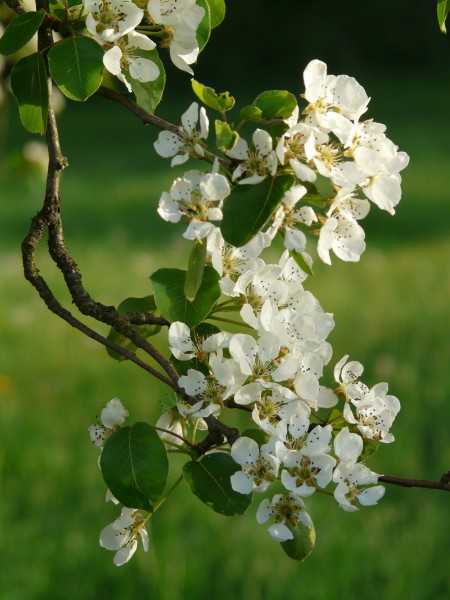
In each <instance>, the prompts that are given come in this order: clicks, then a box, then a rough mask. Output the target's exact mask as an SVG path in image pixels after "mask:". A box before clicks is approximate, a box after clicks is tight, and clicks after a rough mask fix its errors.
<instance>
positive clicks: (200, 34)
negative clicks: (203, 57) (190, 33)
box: [196, 0, 211, 52]
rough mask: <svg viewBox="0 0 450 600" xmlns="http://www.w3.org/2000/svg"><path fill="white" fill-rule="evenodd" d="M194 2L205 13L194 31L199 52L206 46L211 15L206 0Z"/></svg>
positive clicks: (209, 32)
mask: <svg viewBox="0 0 450 600" xmlns="http://www.w3.org/2000/svg"><path fill="white" fill-rule="evenodd" d="M196 4H197V5H198V6H201V7H202V8H204V9H205V15H204V17H203V19H202V20H201V21H200V24H199V26H198V28H197V31H196V36H197V42H198V47H199V49H200V52H201V51H202V50H203V48H204V47H205V46H206V44H207V42H208V40H209V36H210V34H211V15H210V10H209V4H208V2H207V1H206V0H197V2H196Z"/></svg>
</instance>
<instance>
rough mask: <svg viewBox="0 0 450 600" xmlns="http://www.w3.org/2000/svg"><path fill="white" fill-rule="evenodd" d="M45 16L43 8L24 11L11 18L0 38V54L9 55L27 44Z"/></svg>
mask: <svg viewBox="0 0 450 600" xmlns="http://www.w3.org/2000/svg"><path fill="white" fill-rule="evenodd" d="M44 18H45V10H44V9H43V8H41V10H39V11H38V12H33V11H30V12H25V13H22V14H21V15H19V16H18V17H16V18H15V19H13V20H12V21H11V22H10V23H9V24H8V26H7V27H6V29H5V31H4V33H3V35H2V37H1V38H0V54H5V55H6V56H9V55H10V54H14V52H17V51H18V50H20V49H21V48H23V47H24V46H25V44H27V43H28V42H29V41H30V40H31V38H32V37H33V36H34V34H35V33H36V32H37V30H38V29H39V27H40V26H41V25H42V21H43V20H44Z"/></svg>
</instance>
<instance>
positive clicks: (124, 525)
mask: <svg viewBox="0 0 450 600" xmlns="http://www.w3.org/2000/svg"><path fill="white" fill-rule="evenodd" d="M147 518H148V517H145V516H144V515H142V514H141V513H140V512H139V511H138V510H137V509H135V508H127V507H123V508H122V512H121V515H120V517H118V518H117V519H116V520H115V521H114V522H113V523H111V524H110V525H107V526H106V527H105V528H104V529H103V530H102V531H101V533H100V546H101V547H102V548H105V549H106V550H115V551H116V554H115V556H114V561H113V562H114V564H115V565H116V566H117V567H120V566H122V565H124V564H125V563H127V562H128V561H129V560H130V558H131V557H132V556H133V554H134V553H135V552H136V549H137V546H138V536H139V537H140V538H141V541H142V547H143V548H144V552H147V551H148V533H147V530H146V528H145V523H146V521H147Z"/></svg>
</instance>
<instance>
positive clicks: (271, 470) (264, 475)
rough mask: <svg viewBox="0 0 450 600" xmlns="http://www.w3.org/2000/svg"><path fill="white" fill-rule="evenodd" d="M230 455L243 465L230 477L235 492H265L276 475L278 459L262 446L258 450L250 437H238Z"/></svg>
mask: <svg viewBox="0 0 450 600" xmlns="http://www.w3.org/2000/svg"><path fill="white" fill-rule="evenodd" d="M231 457H232V458H233V460H234V461H235V462H237V463H238V465H241V466H242V467H243V469H242V470H241V471H236V473H234V474H233V475H232V476H231V477H230V481H231V487H232V488H233V490H234V491H235V492H239V493H240V494H251V492H252V491H253V492H265V491H266V490H267V488H268V487H269V485H270V484H271V483H272V481H275V479H277V477H278V470H279V468H280V461H279V460H278V459H277V458H276V457H275V456H274V455H273V454H269V453H267V452H265V451H264V446H262V447H261V450H260V449H259V446H258V444H257V443H256V442H255V440H252V439H251V438H248V437H240V438H238V439H237V440H236V441H235V442H234V444H233V445H232V446H231Z"/></svg>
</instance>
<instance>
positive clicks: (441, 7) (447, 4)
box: [437, 0, 450, 33]
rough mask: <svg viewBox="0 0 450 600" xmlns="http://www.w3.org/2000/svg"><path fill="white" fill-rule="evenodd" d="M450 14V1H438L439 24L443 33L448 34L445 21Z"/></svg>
mask: <svg viewBox="0 0 450 600" xmlns="http://www.w3.org/2000/svg"><path fill="white" fill-rule="evenodd" d="M449 12H450V1H449V0H438V2H437V17H438V22H439V28H440V30H441V32H442V33H447V28H446V26H445V21H446V19H447V15H448V13H449Z"/></svg>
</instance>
